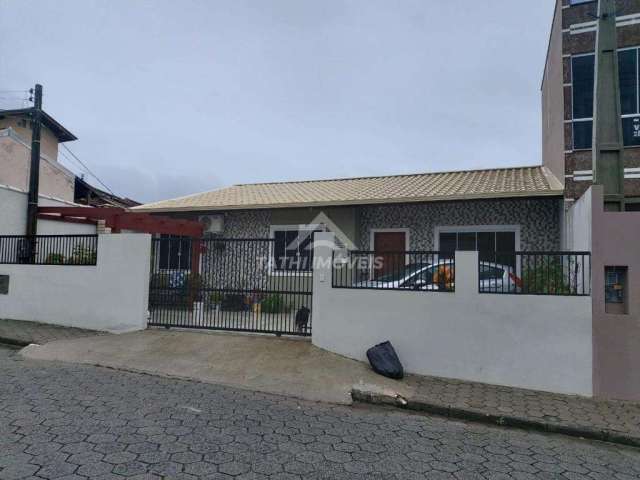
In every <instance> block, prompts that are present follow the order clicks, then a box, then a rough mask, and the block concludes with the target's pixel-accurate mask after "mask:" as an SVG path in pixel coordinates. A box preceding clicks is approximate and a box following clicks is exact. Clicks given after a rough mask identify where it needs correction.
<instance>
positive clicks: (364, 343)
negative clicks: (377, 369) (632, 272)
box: [312, 234, 593, 396]
mask: <svg viewBox="0 0 640 480" xmlns="http://www.w3.org/2000/svg"><path fill="white" fill-rule="evenodd" d="M332 242H333V237H332V235H331V234H316V237H315V250H314V256H315V258H316V260H315V261H314V262H315V265H316V268H315V269H314V282H313V285H314V288H313V316H314V317H313V333H312V340H313V343H314V344H315V345H317V346H319V347H321V348H324V349H326V350H329V351H332V352H335V353H338V354H341V355H344V356H347V357H350V358H354V359H357V360H363V361H366V350H367V349H368V348H369V347H371V346H373V345H375V344H377V343H379V342H382V341H385V340H390V341H391V342H392V344H393V345H394V347H395V348H396V351H397V352H398V355H399V357H400V360H401V361H402V363H403V364H404V367H405V370H406V371H407V372H410V373H417V374H422V375H432V376H440V377H447V378H457V379H462V380H469V381H477V382H484V383H491V384H497V385H508V386H515V387H522V388H530V389H537V390H545V391H551V392H560V393H570V394H580V395H587V396H591V395H592V393H593V389H592V334H591V298H590V297H564V296H542V295H496V294H480V293H479V292H478V255H477V253H476V252H457V253H456V285H455V292H453V293H447V292H425V291H420V292H413V291H407V292H403V291H381V290H358V289H340V288H332V287H331V261H330V259H331V250H332V248H331V245H332ZM327 259H328V261H327Z"/></svg>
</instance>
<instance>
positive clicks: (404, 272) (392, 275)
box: [376, 263, 429, 283]
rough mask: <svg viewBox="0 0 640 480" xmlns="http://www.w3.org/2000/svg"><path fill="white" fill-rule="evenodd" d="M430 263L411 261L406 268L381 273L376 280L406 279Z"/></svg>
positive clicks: (395, 280)
mask: <svg viewBox="0 0 640 480" xmlns="http://www.w3.org/2000/svg"><path fill="white" fill-rule="evenodd" d="M428 266H429V264H428V263H410V264H409V265H405V266H404V268H402V269H401V270H398V271H393V272H389V273H386V274H384V275H381V276H379V277H377V278H376V282H385V283H386V282H397V281H398V280H404V279H405V278H407V277H408V276H410V275H413V274H414V273H416V272H417V271H419V270H421V269H423V268H425V267H428Z"/></svg>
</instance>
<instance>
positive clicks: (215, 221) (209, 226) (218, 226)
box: [200, 215, 224, 235]
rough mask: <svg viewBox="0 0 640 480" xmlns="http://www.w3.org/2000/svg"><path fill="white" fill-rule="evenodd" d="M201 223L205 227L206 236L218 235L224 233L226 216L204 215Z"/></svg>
mask: <svg viewBox="0 0 640 480" xmlns="http://www.w3.org/2000/svg"><path fill="white" fill-rule="evenodd" d="M200 223H202V226H203V227H204V233H205V235H206V234H209V235H218V234H221V233H222V232H223V231H224V216H222V215H202V216H201V217H200Z"/></svg>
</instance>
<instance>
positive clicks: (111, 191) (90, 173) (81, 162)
mask: <svg viewBox="0 0 640 480" xmlns="http://www.w3.org/2000/svg"><path fill="white" fill-rule="evenodd" d="M60 145H62V146H63V147H64V149H65V150H66V151H67V152H69V154H70V155H71V156H72V157H73V158H74V159H75V160H77V161H78V163H79V164H80V165H82V166H83V167H84V169H85V170H86V171H87V173H88V174H89V175H91V176H92V177H93V178H95V179H96V180H97V181H98V183H100V185H102V186H103V187H104V188H106V189H107V191H108V192H109V193H110V194H111V195H114V196H117V195H116V194H115V193H113V190H111V189H110V188H109V187H108V186H107V185H106V184H105V183H104V182H103V181H102V180H100V177H98V176H97V175H96V174H95V173H93V172H92V171H91V170H90V169H89V167H87V166H86V165H85V163H84V162H83V161H82V160H80V159H79V158H78V156H77V155H76V154H75V153H73V152H72V151H71V150H70V149H69V147H67V146H66V145H65V144H64V143H61V144H60ZM65 158H66V156H65Z"/></svg>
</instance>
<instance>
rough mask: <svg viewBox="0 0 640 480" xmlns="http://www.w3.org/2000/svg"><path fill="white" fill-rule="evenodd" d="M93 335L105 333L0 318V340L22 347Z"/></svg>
mask: <svg viewBox="0 0 640 480" xmlns="http://www.w3.org/2000/svg"><path fill="white" fill-rule="evenodd" d="M94 335H106V333H104V332H96V331H94V330H84V329H82V328H72V327H61V326H58V325H49V324H46V323H39V322H27V321H24V320H7V319H4V318H0V338H4V339H7V340H9V341H11V342H16V343H19V344H24V345H28V344H29V343H37V344H40V345H42V344H44V343H48V342H53V341H54V340H64V339H68V338H80V337H90V336H94Z"/></svg>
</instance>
